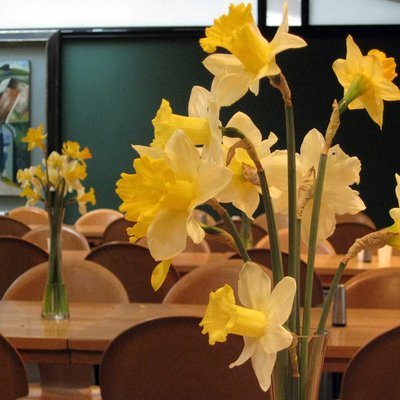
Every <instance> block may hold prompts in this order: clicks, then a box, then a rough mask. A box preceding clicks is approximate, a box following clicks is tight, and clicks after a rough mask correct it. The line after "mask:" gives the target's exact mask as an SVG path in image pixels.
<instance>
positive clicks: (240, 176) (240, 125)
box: [217, 112, 278, 218]
mask: <svg viewBox="0 0 400 400" xmlns="http://www.w3.org/2000/svg"><path fill="white" fill-rule="evenodd" d="M227 127H234V128H236V129H238V130H239V131H240V132H241V133H243V134H244V135H245V136H246V138H247V139H249V140H250V141H251V142H252V144H253V145H254V148H255V150H256V152H257V155H258V157H259V159H260V160H262V159H264V158H266V157H268V156H269V155H270V154H271V151H270V148H271V146H273V145H274V144H275V143H276V142H277V140H278V138H277V137H276V135H275V134H274V133H272V132H271V133H270V134H269V136H268V139H266V140H262V135H261V132H260V131H259V129H258V128H257V127H256V126H255V125H254V123H253V121H252V120H251V119H250V117H248V116H247V115H246V114H244V113H242V112H238V113H236V114H235V115H234V116H233V117H232V118H231V119H230V121H229V122H228V124H227ZM237 141H239V139H238V138H228V137H226V136H224V138H223V144H224V147H223V148H224V152H225V158H226V154H227V152H228V149H229V148H230V147H231V146H232V145H233V144H234V143H236V142H237ZM228 167H229V168H230V169H231V171H232V180H231V182H230V184H229V185H227V186H226V187H225V189H224V190H223V191H221V193H220V194H219V195H218V196H217V200H218V201H220V202H222V203H230V202H231V203H232V204H233V205H234V206H235V207H237V208H238V209H239V210H242V211H243V212H245V213H246V215H247V216H248V217H249V218H252V217H253V214H254V211H255V210H256V209H257V207H258V205H259V202H260V193H261V188H260V186H259V185H256V184H254V183H253V182H251V180H249V179H248V177H247V176H246V169H245V168H247V167H250V168H252V169H253V170H254V173H255V174H256V171H255V165H254V162H253V161H252V159H251V158H250V156H249V155H248V153H247V151H246V150H245V149H243V148H238V149H236V151H235V156H234V157H233V158H232V160H231V162H230V163H229V165H228Z"/></svg>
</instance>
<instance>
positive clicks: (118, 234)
mask: <svg viewBox="0 0 400 400" xmlns="http://www.w3.org/2000/svg"><path fill="white" fill-rule="evenodd" d="M133 225H134V223H133V222H132V221H127V220H126V219H125V218H124V217H120V218H117V219H115V220H114V221H111V222H110V223H109V224H108V225H107V226H106V228H105V229H104V233H103V237H102V240H101V242H102V243H109V242H129V236H128V234H127V233H126V229H127V228H129V227H132V226H133Z"/></svg>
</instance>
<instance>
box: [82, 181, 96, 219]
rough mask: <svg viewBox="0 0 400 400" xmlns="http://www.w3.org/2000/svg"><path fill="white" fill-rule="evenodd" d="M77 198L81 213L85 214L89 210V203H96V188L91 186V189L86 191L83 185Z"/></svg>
mask: <svg viewBox="0 0 400 400" xmlns="http://www.w3.org/2000/svg"><path fill="white" fill-rule="evenodd" d="M77 200H78V207H79V212H80V213H81V214H85V213H86V211H87V203H91V204H92V205H93V206H95V205H96V196H95V193H94V189H93V188H90V190H89V191H88V192H86V193H85V188H84V187H82V188H81V189H79V190H78V194H77Z"/></svg>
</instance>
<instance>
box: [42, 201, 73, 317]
mask: <svg viewBox="0 0 400 400" xmlns="http://www.w3.org/2000/svg"><path fill="white" fill-rule="evenodd" d="M47 212H48V215H49V228H50V236H49V267H48V271H47V282H46V288H45V292H44V298H43V304H42V317H43V318H44V319H51V320H62V319H65V318H68V317H69V306H68V298H67V293H66V289H65V285H64V282H63V277H62V256H61V227H62V224H63V220H64V208H62V207H49V208H47Z"/></svg>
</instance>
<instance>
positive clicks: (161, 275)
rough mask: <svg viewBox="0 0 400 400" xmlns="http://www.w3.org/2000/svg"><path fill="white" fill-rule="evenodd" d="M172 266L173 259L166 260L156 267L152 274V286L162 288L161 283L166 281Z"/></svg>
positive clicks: (155, 288) (156, 288)
mask: <svg viewBox="0 0 400 400" xmlns="http://www.w3.org/2000/svg"><path fill="white" fill-rule="evenodd" d="M170 266H171V260H164V261H161V262H160V263H159V264H157V266H156V267H155V268H154V270H153V273H152V274H151V286H152V287H153V289H154V290H155V291H157V290H158V289H160V287H161V285H162V284H163V283H164V281H165V278H166V277H167V274H168V271H169V267H170Z"/></svg>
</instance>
